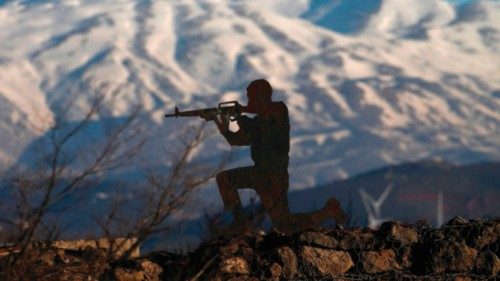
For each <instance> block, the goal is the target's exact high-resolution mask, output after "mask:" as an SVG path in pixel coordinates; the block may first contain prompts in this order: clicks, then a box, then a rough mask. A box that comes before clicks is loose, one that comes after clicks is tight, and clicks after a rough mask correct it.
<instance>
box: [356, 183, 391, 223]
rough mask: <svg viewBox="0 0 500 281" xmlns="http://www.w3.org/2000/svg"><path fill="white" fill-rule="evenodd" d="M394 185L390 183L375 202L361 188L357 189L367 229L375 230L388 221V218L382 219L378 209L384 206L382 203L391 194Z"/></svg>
mask: <svg viewBox="0 0 500 281" xmlns="http://www.w3.org/2000/svg"><path fill="white" fill-rule="evenodd" d="M393 187H394V185H393V184H392V183H391V184H389V185H388V186H387V187H386V188H385V189H384V192H382V194H381V195H380V197H379V198H378V199H377V200H375V199H374V198H373V197H372V196H371V195H370V194H368V193H367V192H366V191H365V190H364V189H363V188H360V189H359V195H360V196H361V199H362V200H363V206H364V207H365V210H366V214H367V215H368V227H370V228H372V229H376V228H377V227H379V226H380V225H381V224H382V223H383V222H385V221H388V220H390V218H382V217H381V212H380V208H381V207H382V205H383V204H384V201H385V200H386V199H387V197H388V196H389V193H391V191H392V188H393Z"/></svg>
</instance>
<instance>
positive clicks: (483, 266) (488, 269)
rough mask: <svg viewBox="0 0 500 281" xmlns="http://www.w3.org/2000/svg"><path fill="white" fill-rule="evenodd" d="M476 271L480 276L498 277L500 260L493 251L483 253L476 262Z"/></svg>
mask: <svg viewBox="0 0 500 281" xmlns="http://www.w3.org/2000/svg"><path fill="white" fill-rule="evenodd" d="M476 271H477V272H478V273H480V274H486V275H489V276H496V275H497V274H498V272H499V271H500V259H499V258H498V256H497V255H496V254H495V253H493V252H491V251H487V252H482V253H480V254H479V255H478V257H477V260H476Z"/></svg>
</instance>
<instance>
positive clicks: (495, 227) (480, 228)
mask: <svg viewBox="0 0 500 281" xmlns="http://www.w3.org/2000/svg"><path fill="white" fill-rule="evenodd" d="M467 234H468V236H469V239H467V240H468V242H469V244H470V245H472V246H473V247H474V248H476V249H477V250H480V249H481V248H483V247H484V246H486V245H488V244H491V243H493V242H495V240H497V239H498V237H500V224H498V223H497V224H493V223H481V222H480V223H478V224H477V225H475V226H474V227H471V229H470V230H469V233H467Z"/></svg>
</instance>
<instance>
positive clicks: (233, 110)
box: [165, 101, 247, 121]
mask: <svg viewBox="0 0 500 281" xmlns="http://www.w3.org/2000/svg"><path fill="white" fill-rule="evenodd" d="M243 112H247V111H246V106H242V105H240V104H239V103H238V102H237V101H227V102H221V103H219V106H218V107H212V108H204V109H196V110H188V111H179V109H178V108H177V106H176V107H175V111H174V113H173V114H165V117H167V118H168V117H175V118H177V117H195V116H201V115H202V114H203V115H205V116H217V115H223V116H229V119H230V120H231V121H236V119H237V118H238V116H240V115H241V113H243Z"/></svg>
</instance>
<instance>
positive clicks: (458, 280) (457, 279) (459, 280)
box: [451, 275, 473, 281]
mask: <svg viewBox="0 0 500 281" xmlns="http://www.w3.org/2000/svg"><path fill="white" fill-rule="evenodd" d="M452 278H453V279H451V280H453V281H472V280H473V279H472V278H471V277H470V276H465V275H457V276H454V277H452Z"/></svg>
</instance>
